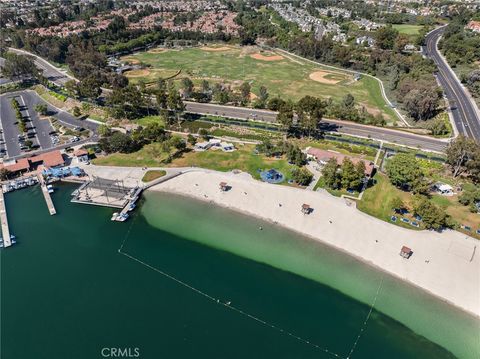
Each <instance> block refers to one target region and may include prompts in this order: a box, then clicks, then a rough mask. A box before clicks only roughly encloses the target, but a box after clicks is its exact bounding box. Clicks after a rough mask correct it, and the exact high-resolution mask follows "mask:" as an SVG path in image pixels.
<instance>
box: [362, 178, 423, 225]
mask: <svg viewBox="0 0 480 359" xmlns="http://www.w3.org/2000/svg"><path fill="white" fill-rule="evenodd" d="M374 179H375V180H376V181H377V183H376V184H375V185H374V186H372V187H370V188H367V190H366V191H365V193H364V194H363V198H362V200H361V201H357V208H358V209H359V210H360V211H362V212H365V213H367V214H369V215H371V216H374V217H377V218H380V219H382V220H384V221H386V222H390V223H392V222H391V220H390V217H391V216H392V215H393V214H394V213H393V210H392V208H391V206H390V203H391V201H392V199H393V198H395V197H400V198H401V199H402V201H403V202H404V203H405V204H408V203H410V202H411V199H412V196H411V195H410V194H409V193H407V192H403V191H400V190H399V189H398V188H396V187H395V186H393V185H392V184H391V183H390V181H389V180H388V178H387V176H385V175H383V174H381V173H377V174H376V175H375V177H374ZM395 224H398V225H399V226H402V227H405V228H410V229H417V228H415V227H413V226H411V225H409V224H406V223H403V222H401V221H400V220H397V222H396V223H395Z"/></svg>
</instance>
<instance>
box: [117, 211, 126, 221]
mask: <svg viewBox="0 0 480 359" xmlns="http://www.w3.org/2000/svg"><path fill="white" fill-rule="evenodd" d="M127 219H128V213H124V214H120V215H119V216H118V217H117V221H119V222H125V221H126V220H127Z"/></svg>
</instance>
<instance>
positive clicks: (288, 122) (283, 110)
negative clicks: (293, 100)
mask: <svg viewBox="0 0 480 359" xmlns="http://www.w3.org/2000/svg"><path fill="white" fill-rule="evenodd" d="M277 121H278V122H279V123H280V125H281V127H282V130H283V131H285V135H286V134H288V132H290V129H291V128H292V126H293V108H292V106H290V105H289V104H287V103H284V104H282V105H281V106H280V108H279V111H278V115H277Z"/></svg>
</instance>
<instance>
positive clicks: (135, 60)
mask: <svg viewBox="0 0 480 359" xmlns="http://www.w3.org/2000/svg"><path fill="white" fill-rule="evenodd" d="M123 60H124V61H127V62H128V63H129V64H132V65H139V64H140V60H138V59H132V58H128V57H126V58H124V59H123Z"/></svg>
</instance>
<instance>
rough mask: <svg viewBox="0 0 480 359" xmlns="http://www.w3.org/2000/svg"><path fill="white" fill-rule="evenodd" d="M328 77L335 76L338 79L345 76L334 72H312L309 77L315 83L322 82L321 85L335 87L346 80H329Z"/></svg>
mask: <svg viewBox="0 0 480 359" xmlns="http://www.w3.org/2000/svg"><path fill="white" fill-rule="evenodd" d="M328 75H334V76H337V77H342V76H344V75H343V74H338V73H332V72H327V71H315V72H312V73H311V74H310V75H309V77H310V79H311V80H313V81H317V82H321V83H323V84H327V85H335V84H338V83H339V82H341V81H343V80H345V78H343V79H334V78H328V77H326V76H328Z"/></svg>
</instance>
